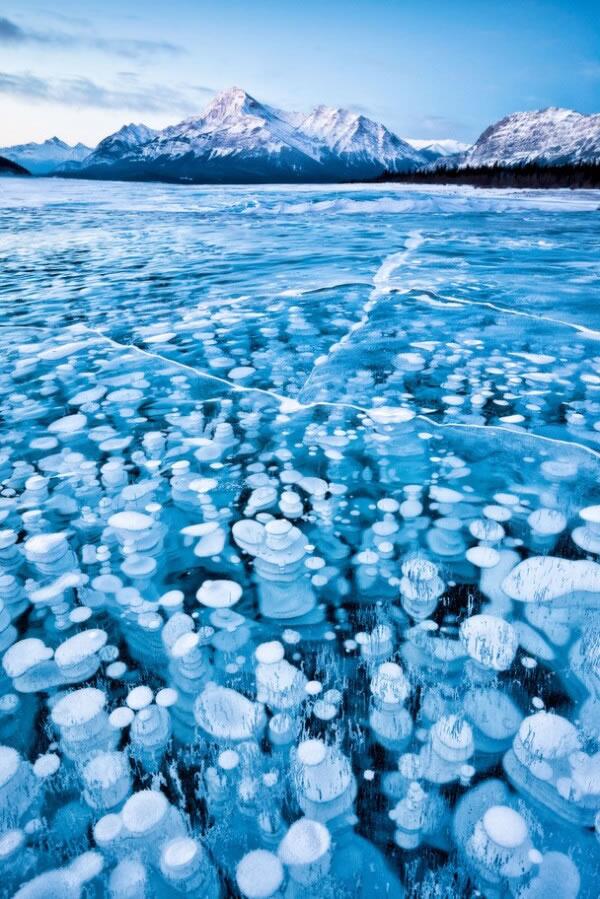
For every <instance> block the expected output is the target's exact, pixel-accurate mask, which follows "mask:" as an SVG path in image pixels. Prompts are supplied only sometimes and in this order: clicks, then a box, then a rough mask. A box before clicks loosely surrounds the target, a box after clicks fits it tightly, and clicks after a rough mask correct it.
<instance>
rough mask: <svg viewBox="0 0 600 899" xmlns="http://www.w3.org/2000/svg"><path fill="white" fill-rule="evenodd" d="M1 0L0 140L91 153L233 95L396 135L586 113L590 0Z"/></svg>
mask: <svg viewBox="0 0 600 899" xmlns="http://www.w3.org/2000/svg"><path fill="white" fill-rule="evenodd" d="M46 4H47V0H16V2H13V0H6V2H3V3H2V4H1V5H0V146H9V145H12V144H15V143H21V142H26V141H30V140H36V141H39V140H44V139H46V138H48V137H51V136H53V135H58V136H59V137H61V138H62V139H64V140H66V141H68V142H69V143H76V142H78V141H82V142H83V143H86V144H88V145H90V146H94V145H95V144H96V143H97V142H98V141H99V140H100V139H101V138H102V137H105V136H106V135H107V134H109V133H111V132H113V131H115V130H117V129H118V128H119V127H121V125H123V124H125V123H128V122H144V123H145V124H147V125H150V126H152V127H155V128H162V127H164V126H166V125H169V124H174V123H176V122H178V121H180V120H181V119H183V118H185V117H187V116H189V115H193V114H195V113H198V112H200V111H201V110H202V108H203V107H204V106H205V105H206V104H207V103H208V102H209V101H210V99H211V97H212V96H213V94H214V93H215V92H216V91H218V90H221V89H223V88H227V87H231V86H233V85H237V86H239V87H243V88H244V89H245V90H247V91H248V92H249V93H250V94H252V95H253V96H254V97H256V98H257V99H259V100H262V101H263V102H266V103H270V104H272V105H275V106H280V107H282V108H285V109H297V110H309V109H310V108H311V107H313V106H316V105H318V104H320V103H325V104H327V105H332V106H344V107H348V108H351V109H353V110H355V111H357V112H361V113H363V114H365V115H368V116H369V117H370V118H374V119H376V120H377V121H381V122H383V123H384V124H385V125H387V127H388V128H390V129H391V130H392V131H394V132H395V133H396V134H398V135H400V136H401V137H410V138H426V139H429V138H431V139H435V138H448V137H450V138H457V139H459V140H465V141H473V140H474V139H475V138H476V137H477V136H478V135H479V134H480V133H481V131H483V129H484V128H486V127H487V126H488V125H489V124H490V123H492V122H494V121H497V120H498V119H500V118H502V117H503V116H505V115H507V114H509V113H510V112H514V111H517V110H527V109H539V108H542V107H546V106H566V107H570V108H573V109H576V110H578V111H580V112H586V113H591V112H600V3H599V2H598V0H562V2H558V0H453V2H449V0H301V2H298V0H278V2H275V0H218V2H205V0H169V2H168V3H158V2H157V3H149V2H148V0H102V2H96V0H86V2H85V3H81V0H79V2H76V0H54V5H53V6H51V5H50V4H47V5H46Z"/></svg>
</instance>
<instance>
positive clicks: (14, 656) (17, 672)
mask: <svg viewBox="0 0 600 899" xmlns="http://www.w3.org/2000/svg"><path fill="white" fill-rule="evenodd" d="M52 656H53V651H52V650H51V649H50V647H49V646H46V644H45V643H44V642H43V641H42V640H40V639H38V638H37V637H26V638H25V639H24V640H18V641H17V642H16V643H13V645H12V646H10V647H9V648H8V649H7V650H6V652H5V653H4V656H3V657H2V667H3V668H4V670H5V672H6V673H7V675H8V676H9V677H10V678H16V677H20V676H21V675H22V674H25V672H26V671H29V669H30V668H34V667H35V666H36V665H40V664H41V663H42V662H47V661H48V659H51V658H52Z"/></svg>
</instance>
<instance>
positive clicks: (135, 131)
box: [81, 123, 159, 169]
mask: <svg viewBox="0 0 600 899" xmlns="http://www.w3.org/2000/svg"><path fill="white" fill-rule="evenodd" d="M158 133H159V132H158V131H156V130H155V129H154V128H149V127H148V126H147V125H141V124H138V125H135V124H133V123H131V124H129V125H123V127H122V128H119V130H118V131H115V132H114V134H109V135H108V137H105V138H103V140H101V141H100V143H99V144H98V146H97V147H96V148H95V149H94V150H93V151H92V152H91V153H90V155H89V156H88V157H87V159H85V160H84V163H83V165H82V167H81V168H82V169H87V168H88V167H90V166H96V165H106V166H108V165H112V164H114V163H118V162H120V161H122V160H126V159H133V158H134V157H136V156H137V154H138V153H139V150H140V148H141V147H142V146H143V145H144V144H147V143H148V142H149V141H151V140H154V138H155V137H156V135H157V134H158Z"/></svg>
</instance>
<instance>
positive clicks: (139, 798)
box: [121, 790, 169, 836]
mask: <svg viewBox="0 0 600 899" xmlns="http://www.w3.org/2000/svg"><path fill="white" fill-rule="evenodd" d="M168 810H169V803H168V800H167V798H166V796H165V795H164V793H161V792H159V791H158V790H140V791H139V792H138V793H134V794H133V796H130V797H129V799H128V800H127V802H126V803H125V805H124V806H123V810H122V812H121V817H122V819H123V825H124V826H125V828H126V829H127V830H128V831H129V833H131V834H134V835H135V836H140V835H142V834H144V833H146V832H148V831H151V830H153V829H154V828H155V827H156V826H157V825H159V824H160V823H161V822H162V821H164V819H165V817H166V815H167V812H168Z"/></svg>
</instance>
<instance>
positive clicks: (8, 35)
mask: <svg viewBox="0 0 600 899" xmlns="http://www.w3.org/2000/svg"><path fill="white" fill-rule="evenodd" d="M26 40H27V34H26V32H25V31H23V29H22V28H19V26H18V25H16V24H15V23H14V22H11V21H10V19H5V18H4V17H3V16H0V44H21V43H23V42H24V41H26Z"/></svg>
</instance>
